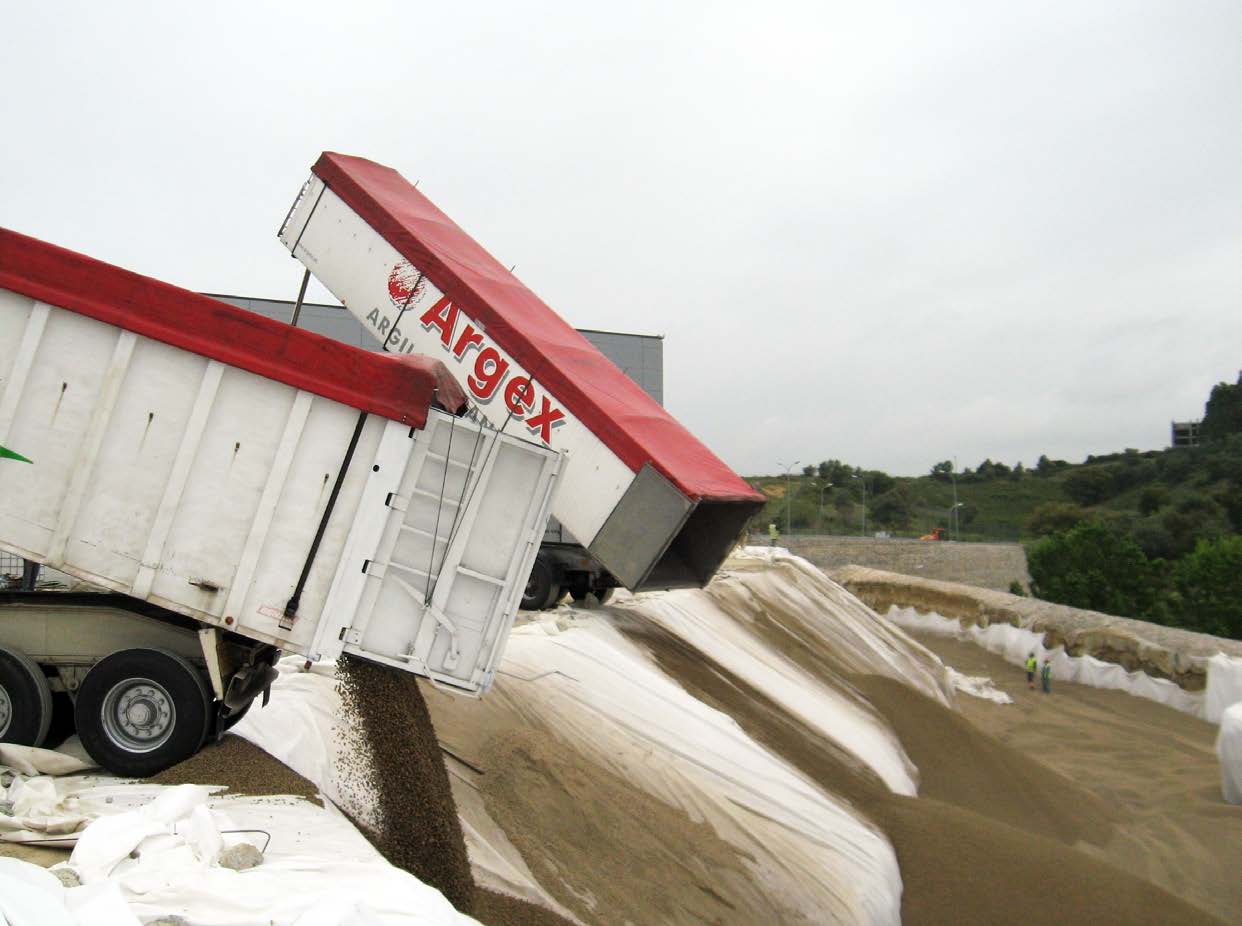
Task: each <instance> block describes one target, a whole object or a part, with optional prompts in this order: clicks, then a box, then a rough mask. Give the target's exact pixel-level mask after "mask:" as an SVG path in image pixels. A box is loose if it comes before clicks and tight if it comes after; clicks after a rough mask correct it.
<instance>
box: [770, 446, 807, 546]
mask: <svg viewBox="0 0 1242 926" xmlns="http://www.w3.org/2000/svg"><path fill="white" fill-rule="evenodd" d="M801 462H802V461H801V460H794V461H793V462H792V463H790V464H789V465H788V466H785V464H784V463H782V462H781V461H780V460H777V461H776V465H777V466H785V533H786V534H789V533H792V530H791V528H790V524H791V523H792V520H793V496H791V495H790V494H789V471H790V470H792V469H793V468H794V467H795V466H797V465H798V464H799V463H801Z"/></svg>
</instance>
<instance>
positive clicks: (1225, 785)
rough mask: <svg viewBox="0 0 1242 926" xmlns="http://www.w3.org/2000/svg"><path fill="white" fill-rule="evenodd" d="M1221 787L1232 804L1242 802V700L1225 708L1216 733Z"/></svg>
mask: <svg viewBox="0 0 1242 926" xmlns="http://www.w3.org/2000/svg"><path fill="white" fill-rule="evenodd" d="M1216 755H1217V758H1219V759H1220V789H1221V793H1222V794H1223V795H1224V798H1225V800H1226V801H1228V802H1229V803H1230V804H1242V701H1239V702H1238V703H1237V704H1233V705H1231V706H1230V707H1228V708H1226V709H1225V712H1224V714H1223V716H1222V717H1221V718H1220V732H1219V733H1217V734H1216Z"/></svg>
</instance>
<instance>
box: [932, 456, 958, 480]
mask: <svg viewBox="0 0 1242 926" xmlns="http://www.w3.org/2000/svg"><path fill="white" fill-rule="evenodd" d="M952 474H953V461H952V460H941V461H940V462H939V463H935V464H933V465H932V468H931V476H932V478H933V479H935V480H936V481H938V482H948V481H949V480H950V479H951V478H952Z"/></svg>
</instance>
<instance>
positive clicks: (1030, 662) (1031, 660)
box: [1026, 650, 1039, 691]
mask: <svg viewBox="0 0 1242 926" xmlns="http://www.w3.org/2000/svg"><path fill="white" fill-rule="evenodd" d="M1038 667H1039V660H1037V659H1036V658H1035V651H1034V650H1031V652H1030V654H1029V655H1028V656H1027V657H1026V687H1027V688H1029V689H1031V691H1034V690H1035V670H1036V669H1037V668H1038Z"/></svg>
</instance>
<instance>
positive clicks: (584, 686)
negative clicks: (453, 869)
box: [234, 609, 901, 923]
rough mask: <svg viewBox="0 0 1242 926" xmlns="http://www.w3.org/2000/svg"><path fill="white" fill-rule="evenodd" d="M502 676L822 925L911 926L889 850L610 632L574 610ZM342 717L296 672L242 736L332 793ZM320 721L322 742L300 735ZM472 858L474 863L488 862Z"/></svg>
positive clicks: (559, 615)
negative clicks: (903, 925)
mask: <svg viewBox="0 0 1242 926" xmlns="http://www.w3.org/2000/svg"><path fill="white" fill-rule="evenodd" d="M499 674H500V675H501V676H502V678H501V680H500V681H499V682H498V686H499V687H500V688H503V691H504V695H505V697H507V698H509V699H511V700H512V701H513V703H514V704H515V705H516V706H517V707H518V709H519V710H520V711H522V713H523V714H524V715H526V716H528V717H531V718H532V719H537V720H540V721H542V722H543V724H544V725H546V726H547V727H548V728H549V729H555V730H557V731H558V732H559V733H560V734H561V735H562V736H563V737H564V738H565V740H566V741H567V742H571V743H574V744H575V747H576V748H578V749H580V750H582V751H583V752H584V753H586V754H587V755H588V756H589V757H590V758H592V759H593V760H594V761H596V762H598V763H600V764H601V765H603V766H605V767H607V768H609V769H611V770H613V771H615V772H616V773H618V774H620V775H622V776H623V777H625V778H627V779H628V780H629V781H631V782H633V783H634V784H635V785H636V786H638V787H641V788H643V789H644V790H646V791H647V792H648V793H651V794H653V795H655V796H656V797H659V798H660V799H662V800H664V801H667V802H669V803H671V804H674V805H675V806H680V807H682V808H684V809H685V810H686V812H687V813H688V814H689V815H690V817H691V818H692V819H695V820H701V819H704V818H707V819H708V820H709V821H710V822H711V824H712V825H713V827H714V828H715V829H716V831H717V833H718V834H719V835H720V836H721V837H722V838H723V839H725V840H727V841H729V842H732V843H733V844H735V845H737V846H739V847H740V848H742V849H743V850H744V854H745V855H746V856H749V857H750V858H751V859H752V861H751V863H750V864H752V865H753V866H754V867H755V869H756V871H757V873H758V875H759V876H760V877H761V878H763V880H765V881H766V882H767V883H769V884H770V885H772V889H773V890H774V891H779V892H780V895H781V896H782V897H784V898H785V899H786V900H791V899H794V898H796V899H797V900H800V901H801V902H802V903H803V904H804V905H805V908H806V915H807V918H808V921H809V922H823V921H833V922H842V923H897V922H898V921H899V918H900V907H901V876H900V873H899V871H898V868H897V860H896V857H895V855H894V853H893V849H892V847H891V846H890V845H889V843H888V841H887V840H886V839H885V838H884V836H883V835H882V834H880V833H879V832H878V831H876V830H874V829H873V828H872V827H871V826H869V825H868V824H866V823H865V822H863V821H862V820H860V819H859V818H858V817H856V816H855V815H854V814H853V813H852V812H851V811H850V810H848V809H847V808H846V807H844V806H842V805H840V804H838V803H836V801H835V800H834V799H832V798H830V797H829V796H827V795H825V794H824V793H823V792H821V791H820V790H818V789H817V788H815V787H814V786H812V785H810V784H808V783H807V782H806V780H805V779H804V778H802V776H801V775H799V774H798V773H797V772H795V771H794V770H793V769H791V768H790V767H788V766H787V765H786V764H785V763H784V762H782V761H781V760H779V759H777V758H776V757H774V756H773V755H772V754H771V753H769V752H768V751H767V750H766V749H764V748H763V747H762V746H760V745H758V744H757V743H755V742H754V741H752V740H751V739H750V738H749V737H748V736H747V735H746V734H745V733H744V732H743V731H742V730H741V728H740V727H738V726H737V724H736V723H735V722H734V721H733V720H732V718H730V717H728V716H726V715H724V714H722V713H720V712H718V711H715V710H713V709H712V708H709V707H707V706H706V705H704V704H703V703H701V702H700V701H698V700H696V699H694V698H693V697H691V696H690V695H689V694H687V693H686V692H685V690H684V689H682V688H681V687H680V686H679V685H677V684H675V683H674V682H672V681H671V680H669V679H668V677H667V676H665V675H664V674H663V673H662V672H660V671H659V670H658V669H657V668H656V667H655V666H653V665H652V664H651V662H650V659H649V657H648V656H647V655H646V654H645V653H642V652H640V651H639V650H638V649H637V648H636V647H634V646H632V645H631V644H630V643H628V642H627V641H626V640H625V639H624V638H623V637H622V636H621V635H620V634H618V633H617V632H616V631H615V630H613V629H612V628H611V627H609V626H607V623H606V620H605V619H601V618H600V617H599V616H598V615H595V614H593V613H592V612H589V611H575V610H571V609H562V610H560V611H557V612H553V613H551V614H550V615H548V616H546V617H544V618H543V619H542V620H541V621H540V622H539V623H534V624H527V625H524V626H521V627H518V628H516V629H515V630H514V631H513V634H512V635H511V637H510V639H509V643H508V646H507V648H506V651H505V657H504V661H503V663H502V665H501V670H500V673H499ZM493 696H497V695H496V694H493ZM298 701H303V702H306V701H309V702H312V703H309V704H305V703H304V704H300V705H299V704H297V703H296V702H298ZM337 710H338V701H337V696H336V692H335V688H334V684H333V682H332V680H331V679H330V678H328V677H326V676H323V675H315V674H309V673H308V674H301V673H296V672H291V671H287V670H286V671H284V672H282V674H281V676H280V678H279V679H278V680H277V681H276V684H275V685H274V686H273V693H272V701H271V703H270V704H269V705H268V707H266V708H264V709H263V710H261V711H254V710H252V711H251V712H250V713H249V714H248V715H247V716H246V717H245V719H244V720H243V721H242V722H241V723H239V724H238V725H237V727H235V728H234V732H236V733H238V734H239V735H241V736H244V737H246V738H247V739H250V740H251V741H252V742H254V743H256V745H259V746H260V747H262V748H263V749H265V750H268V751H271V752H273V753H276V752H278V751H280V748H281V747H280V746H279V745H278V744H277V742H274V741H282V742H286V743H287V742H289V741H296V746H294V747H292V748H285V749H284V752H285V755H284V757H283V759H282V761H285V762H286V764H288V765H289V766H290V767H291V768H293V769H294V771H297V772H299V773H300V774H303V775H306V776H307V777H309V778H311V780H312V781H315V782H316V784H318V785H319V786H320V788H321V789H322V790H323V791H324V792H325V793H329V792H332V791H334V790H335V789H336V787H337V785H336V783H335V781H334V780H333V779H332V778H330V779H329V780H327V781H319V780H317V779H315V778H314V777H313V775H314V774H315V773H316V772H317V771H322V770H327V773H328V774H329V775H330V776H335V774H336V772H335V765H334V763H333V762H332V759H331V754H330V752H329V750H330V749H331V748H332V747H331V746H330V745H329V744H330V743H331V741H332V737H331V735H330V734H331V729H332V717H333V715H334V714H336V712H337ZM308 721H309V722H311V723H314V724H316V726H317V728H318V729H319V731H320V732H319V733H317V734H314V735H307V734H305V733H304V732H296V733H295V732H294V731H293V730H292V729H291V727H292V726H294V725H296V724H299V723H306V722H308ZM291 738H292V739H291ZM471 848H472V851H471V862H472V863H473V864H474V865H476V866H478V865H479V864H480V862H481V861H483V862H485V860H486V857H487V855H486V853H485V852H478V851H475V848H474V847H471Z"/></svg>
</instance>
